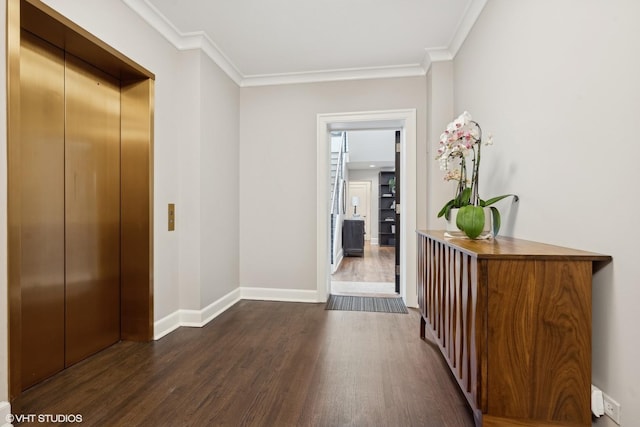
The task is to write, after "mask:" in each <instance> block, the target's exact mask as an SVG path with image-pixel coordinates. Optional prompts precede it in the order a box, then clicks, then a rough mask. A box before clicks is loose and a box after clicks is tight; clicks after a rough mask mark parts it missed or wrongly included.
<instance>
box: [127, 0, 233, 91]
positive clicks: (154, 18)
mask: <svg viewBox="0 0 640 427" xmlns="http://www.w3.org/2000/svg"><path fill="white" fill-rule="evenodd" d="M122 1H123V2H124V3H125V4H126V5H127V6H129V7H130V8H131V10H133V11H134V12H136V13H137V14H138V15H140V17H141V18H142V19H143V20H145V21H146V22H147V24H149V25H150V26H151V27H152V28H154V29H155V30H156V31H157V32H159V33H160V34H161V35H162V36H163V37H164V38H165V39H167V40H168V41H169V43H171V44H172V45H174V46H175V47H176V49H178V50H191V49H200V50H202V51H203V52H204V53H205V54H206V55H207V56H208V57H209V58H211V60H212V61H213V62H215V63H216V64H217V65H218V66H219V67H220V68H221V69H222V71H224V72H225V73H226V74H227V75H228V76H229V77H230V78H231V80H233V81H234V82H235V83H236V84H237V85H238V86H240V85H241V84H242V80H243V78H244V76H243V75H242V73H241V72H240V70H238V67H236V65H235V64H234V63H233V62H232V61H231V60H230V59H229V58H228V57H227V55H225V54H224V52H223V51H222V50H221V49H220V48H218V46H217V45H216V44H215V42H214V41H213V40H211V39H210V38H209V36H207V34H205V33H204V32H202V31H197V32H193V33H182V32H180V30H178V29H177V28H176V27H175V26H174V25H173V24H172V23H171V21H169V20H168V19H167V18H166V17H165V16H164V15H163V14H162V13H161V12H160V11H159V10H158V9H157V8H156V7H155V6H153V5H152V4H151V3H149V2H148V1H147V0H122Z"/></svg>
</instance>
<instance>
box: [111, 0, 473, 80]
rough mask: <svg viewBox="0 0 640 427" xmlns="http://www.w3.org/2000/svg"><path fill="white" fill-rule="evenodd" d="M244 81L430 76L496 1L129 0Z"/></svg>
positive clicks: (172, 37) (178, 40) (181, 43)
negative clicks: (431, 66)
mask: <svg viewBox="0 0 640 427" xmlns="http://www.w3.org/2000/svg"><path fill="white" fill-rule="evenodd" d="M122 1H124V2H125V3H126V4H127V5H128V6H129V7H131V8H132V9H133V10H134V11H136V12H137V13H138V14H140V16H142V17H143V18H144V19H145V20H146V21H147V22H149V23H150V24H151V25H152V26H153V27H155V28H156V29H157V30H158V31H160V32H161V33H162V34H163V35H164V36H165V37H166V38H167V39H168V40H169V41H171V42H172V43H173V44H174V45H175V46H176V47H178V48H179V49H193V48H201V49H202V50H203V51H204V52H205V53H207V54H208V55H209V56H210V57H211V58H212V59H213V60H214V61H216V63H218V65H220V66H221V68H222V69H223V70H224V71H225V72H227V74H229V76H230V77H232V78H233V79H234V80H235V81H236V82H237V83H238V84H240V85H241V86H249V85H261V84H278V83H290V82H308V81H326V80H342V79H353V78H373V77H391V76H398V77H401V76H411V75H424V73H425V69H426V68H427V67H428V65H429V63H430V62H431V61H433V60H440V59H451V57H452V56H453V55H455V53H456V51H457V49H458V48H459V47H460V45H461V44H462V41H464V38H465V37H466V35H467V34H468V32H469V30H470V29H471V27H472V25H473V23H474V22H475V20H476V19H477V16H478V15H479V13H480V12H481V10H482V8H483V7H484V4H485V3H486V0H322V1H312V0H269V1H265V0H188V1H185V0H122Z"/></svg>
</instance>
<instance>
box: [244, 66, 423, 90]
mask: <svg viewBox="0 0 640 427" xmlns="http://www.w3.org/2000/svg"><path fill="white" fill-rule="evenodd" d="M425 74H426V72H425V69H424V68H423V67H422V65H421V64H410V65H400V66H393V67H371V68H354V69H345V70H322V71H309V72H302V73H287V74H266V75H256V76H245V77H244V79H243V80H242V83H241V85H240V86H242V87H251V86H270V85H283V84H295V83H316V82H333V81H340V80H365V79H383V78H389V77H416V76H424V75H425Z"/></svg>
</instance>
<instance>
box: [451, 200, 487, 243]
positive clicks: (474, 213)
mask: <svg viewBox="0 0 640 427" xmlns="http://www.w3.org/2000/svg"><path fill="white" fill-rule="evenodd" d="M456 225H457V226H458V228H459V229H460V230H462V231H464V234H466V235H467V236H468V237H469V238H471V239H475V238H476V237H478V236H479V235H480V233H482V230H483V228H484V209H483V208H482V207H481V206H473V205H467V206H463V207H461V208H460V211H458V216H457V217H456Z"/></svg>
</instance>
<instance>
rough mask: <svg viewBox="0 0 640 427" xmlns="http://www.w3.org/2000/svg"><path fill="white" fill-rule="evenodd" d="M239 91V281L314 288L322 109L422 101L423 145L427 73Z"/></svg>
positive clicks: (377, 107) (355, 108)
mask: <svg viewBox="0 0 640 427" xmlns="http://www.w3.org/2000/svg"><path fill="white" fill-rule="evenodd" d="M240 97H241V100H240V283H241V285H242V286H257V287H263V288H272V289H273V288H275V289H278V288H279V289H302V290H315V289H316V246H317V245H316V212H317V209H316V194H315V193H316V163H317V158H316V117H317V114H319V113H338V112H356V111H374V110H388V109H402V108H416V109H417V122H418V130H417V133H418V138H417V139H418V145H421V144H424V141H425V105H426V89H425V79H424V77H414V78H402V79H378V80H361V81H345V82H331V83H313V84H299V85H286V86H264V87H247V88H242V89H241V90H240ZM284 164H286V165H287V167H284V168H283V167H282V166H283V165H284ZM419 165H420V164H419ZM292 177H295V179H292ZM417 191H418V194H420V193H421V192H424V191H425V189H424V187H422V188H421V187H419V188H418V190H417Z"/></svg>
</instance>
